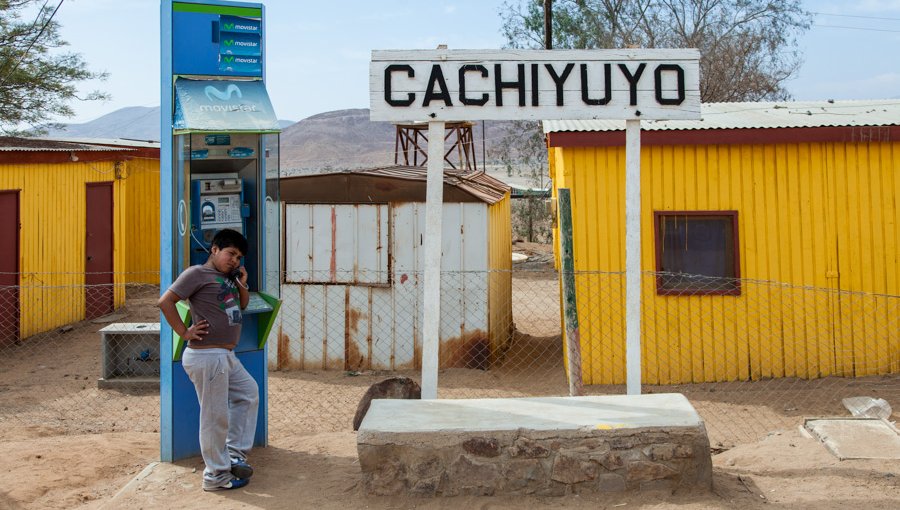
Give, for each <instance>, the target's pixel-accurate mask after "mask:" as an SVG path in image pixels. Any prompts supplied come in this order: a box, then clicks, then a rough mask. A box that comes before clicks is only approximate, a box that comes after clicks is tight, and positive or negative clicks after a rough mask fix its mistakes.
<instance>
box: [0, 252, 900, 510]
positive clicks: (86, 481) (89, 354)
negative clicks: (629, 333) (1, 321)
mask: <svg viewBox="0 0 900 510" xmlns="http://www.w3.org/2000/svg"><path fill="white" fill-rule="evenodd" d="M545 266H546V265H545ZM517 279H518V280H519V281H520V282H523V281H524V282H527V285H526V286H524V287H516V288H514V295H517V296H518V297H517V298H516V303H517V306H520V305H521V303H522V302H523V300H524V299H534V296H535V294H540V293H535V287H534V285H538V286H540V288H541V289H545V291H546V295H547V296H549V297H546V299H547V300H548V304H547V305H546V306H541V309H542V310H544V311H545V312H546V313H545V315H546V317H544V318H540V320H538V318H537V317H536V316H535V314H534V310H535V309H536V308H535V307H534V306H533V305H531V306H529V307H525V308H524V309H523V310H524V311H525V312H527V311H528V310H531V312H530V313H520V314H518V315H517V316H518V317H519V318H520V319H517V329H518V331H519V332H518V333H517V337H516V339H515V342H514V344H513V346H512V347H511V348H510V351H509V352H508V353H507V357H506V359H505V360H504V363H503V364H502V365H501V366H498V367H496V368H495V369H492V370H490V371H481V370H465V369H449V370H444V371H442V372H441V374H440V376H439V381H440V393H439V395H440V397H442V398H454V397H458V398H462V397H472V396H480V397H491V396H498V397H499V396H504V397H512V396H528V395H560V394H564V392H565V387H566V386H565V384H566V383H565V377H564V375H563V371H562V365H561V361H559V360H560V358H561V356H560V354H561V352H560V342H559V337H558V336H556V335H557V334H558V331H559V330H558V325H557V326H555V328H554V326H553V324H554V323H553V322H552V320H556V321H558V302H557V301H556V299H557V298H556V296H555V292H556V290H555V289H556V285H557V284H556V283H555V280H551V279H548V278H547V277H546V275H545V276H541V275H540V274H538V273H535V274H526V275H523V276H522V277H519V276H517ZM517 288H518V289H520V290H516V289H517ZM156 292H157V290H156V289H154V288H145V289H138V291H137V292H134V293H129V305H128V307H127V309H126V310H125V311H124V312H125V313H127V317H125V318H124V319H122V320H124V321H128V322H145V321H147V322H149V321H155V320H157V312H156V309H155V308H154V307H153V306H152V303H153V301H154V300H155V295H156ZM556 324H558V322H557V323H556ZM104 325H105V324H94V323H90V322H84V323H80V324H76V325H74V326H75V327H74V329H72V330H71V331H68V332H66V333H56V334H52V335H48V336H47V337H46V338H44V339H42V342H41V344H40V348H37V347H35V345H36V344H35V345H32V346H21V347H20V348H13V349H11V350H7V351H5V352H4V353H3V354H4V356H3V359H0V451H2V452H3V458H4V461H5V463H6V465H7V466H11V468H7V470H6V472H5V473H4V476H3V477H2V482H0V509H7V508H9V509H45V508H48V509H63V508H66V509H67V508H85V509H96V508H129V509H139V508H207V507H210V506H213V505H215V506H216V507H218V508H223V509H228V508H265V509H279V508H325V509H337V508H347V507H349V508H439V509H443V508H459V507H471V508H480V509H481V508H483V509H488V508H523V507H524V508H530V507H543V506H563V507H571V508H634V507H640V508H675V507H678V508H691V509H692V508H757V507H760V508H761V507H764V506H765V507H770V506H773V505H774V506H777V507H785V508H845V507H847V506H853V505H865V508H866V509H870V508H885V509H887V508H900V462H897V461H876V460H868V461H861V460H855V461H838V460H837V459H836V458H834V457H833V456H832V455H831V454H829V453H828V452H827V451H826V450H825V448H824V447H823V446H822V445H821V444H819V443H818V442H816V441H813V440H810V439H806V438H804V437H801V435H800V434H799V433H798V432H797V426H798V424H799V423H801V422H802V419H803V417H804V416H826V415H841V416H845V415H847V414H848V413H847V412H846V410H844V409H843V408H842V407H841V406H840V398H841V397H842V396H855V395H871V396H882V397H884V398H886V399H887V400H888V401H889V402H891V403H892V404H894V406H895V413H894V416H893V419H894V420H896V419H897V418H898V417H900V414H898V412H897V411H896V409H897V408H900V377H898V376H890V377H877V378H866V379H859V380H842V379H836V378H826V379H820V380H816V381H801V380H796V379H780V380H769V381H760V382H758V383H721V384H705V385H691V386H685V387H677V386H673V387H648V388H646V390H647V391H653V392H663V391H666V392H668V391H678V392H683V393H685V394H686V395H687V396H688V398H689V399H690V400H691V402H692V403H693V404H694V406H695V407H697V409H698V411H699V412H700V413H701V415H702V416H703V417H704V419H705V420H706V422H707V427H708V429H709V432H710V440H711V444H712V445H713V447H714V450H713V451H714V453H715V455H714V456H713V463H714V480H715V489H714V490H713V492H712V493H701V494H692V493H688V494H668V493H645V494H638V495H636V494H631V495H621V494H614V495H606V496H598V495H570V496H566V497H562V498H536V497H517V498H512V497H502V498H501V497H480V498H446V499H418V498H374V497H367V496H365V495H364V494H363V493H362V491H361V487H360V484H359V466H358V463H357V460H356V446H355V435H354V433H353V432H352V431H350V423H351V420H352V417H353V413H354V412H355V410H356V405H357V402H358V401H359V398H360V397H361V396H362V394H363V393H364V392H365V390H366V388H368V386H369V385H371V384H373V383H374V382H377V381H379V380H381V379H383V378H384V377H385V375H386V374H384V373H363V374H355V373H354V374H350V373H344V372H340V371H336V372H303V373H297V372H291V373H278V372H273V373H271V374H270V398H271V401H270V414H269V416H270V441H271V445H270V446H269V447H268V448H261V449H257V450H256V451H254V453H253V456H252V457H251V460H252V461H253V463H254V464H255V466H256V468H257V474H256V476H255V477H254V479H253V483H252V484H251V485H250V486H248V487H247V488H246V489H242V490H239V491H234V492H226V493H203V492H202V491H201V490H200V488H199V487H200V473H199V471H200V470H202V462H201V460H200V459H199V458H194V459H189V460H187V461H183V462H179V463H176V464H155V461H156V460H157V459H158V450H159V435H158V433H157V428H158V423H159V397H158V390H156V389H154V388H138V389H136V390H129V391H113V390H98V389H97V384H96V379H97V377H98V374H99V369H98V367H99V350H98V349H97V348H96V346H97V344H98V335H97V330H98V329H100V328H101V327H103V326H104ZM406 375H413V376H416V377H417V376H418V374H406ZM621 391H622V388H621V387H589V388H588V392H589V393H591V394H603V393H618V392H621ZM148 466H150V467H149V468H148ZM136 476H137V477H138V479H135V477H136ZM123 487H124V489H123Z"/></svg>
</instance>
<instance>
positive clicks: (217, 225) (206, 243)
mask: <svg viewBox="0 0 900 510" xmlns="http://www.w3.org/2000/svg"><path fill="white" fill-rule="evenodd" d="M243 188H244V186H243V181H242V179H240V178H239V177H238V175H237V174H236V173H233V174H232V173H229V174H199V175H195V176H193V177H192V179H191V195H192V196H191V218H192V219H194V220H193V221H192V225H191V264H202V263H204V262H205V261H206V257H207V256H208V255H209V252H210V249H211V248H212V240H213V238H214V237H215V235H216V233H217V232H219V231H220V230H222V229H225V228H229V229H231V230H236V231H238V232H240V233H241V234H244V235H246V230H245V225H244V218H246V217H247V216H249V210H248V208H247V207H245V206H244V189H243Z"/></svg>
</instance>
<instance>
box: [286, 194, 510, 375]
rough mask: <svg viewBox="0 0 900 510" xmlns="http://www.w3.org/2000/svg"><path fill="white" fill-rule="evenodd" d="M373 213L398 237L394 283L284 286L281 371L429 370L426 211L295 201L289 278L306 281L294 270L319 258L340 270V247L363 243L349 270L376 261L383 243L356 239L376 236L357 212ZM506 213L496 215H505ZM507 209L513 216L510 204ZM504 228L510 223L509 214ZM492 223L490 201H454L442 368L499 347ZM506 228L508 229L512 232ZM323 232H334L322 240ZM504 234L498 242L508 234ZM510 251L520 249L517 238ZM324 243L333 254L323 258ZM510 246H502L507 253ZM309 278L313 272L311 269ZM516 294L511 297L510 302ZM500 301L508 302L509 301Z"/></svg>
mask: <svg viewBox="0 0 900 510" xmlns="http://www.w3.org/2000/svg"><path fill="white" fill-rule="evenodd" d="M507 202H508V199H507ZM366 207H368V208H371V207H377V208H378V209H379V210H382V209H383V211H382V212H380V213H379V215H383V214H385V213H387V212H388V211H389V218H390V221H389V225H390V226H389V235H387V232H385V234H386V235H387V237H388V238H387V239H386V240H384V241H382V242H384V243H385V244H384V245H383V246H388V245H389V246H390V251H389V254H388V255H389V257H390V266H389V267H390V269H389V273H390V280H389V281H387V282H380V281H378V282H373V281H361V280H359V279H356V280H353V281H350V282H338V281H337V280H335V282H337V283H330V282H331V280H325V281H323V280H319V281H313V280H311V279H307V282H308V283H286V284H282V299H283V302H284V304H283V306H282V309H281V312H280V319H281V334H280V338H279V339H278V341H277V342H276V346H277V347H276V348H275V349H270V363H272V364H273V365H275V367H277V368H300V369H307V370H314V369H337V370H344V369H348V370H371V369H376V370H402V369H413V368H417V367H419V365H420V362H421V361H420V360H421V341H422V339H421V333H420V332H421V331H422V322H423V313H424V310H423V307H422V304H421V301H422V285H421V282H420V279H421V277H422V271H423V270H424V266H423V258H424V250H423V249H422V242H423V239H424V237H423V236H424V229H425V204H423V203H396V204H391V205H390V206H387V205H381V206H369V205H328V204H317V205H308V204H286V205H285V215H284V217H285V226H284V228H285V268H286V270H287V275H288V277H289V278H290V279H292V280H294V281H296V282H301V281H303V280H302V279H301V278H300V275H301V273H303V272H302V271H300V272H297V274H294V275H293V277H292V276H291V274H292V268H302V267H306V266H308V265H309V264H310V260H312V261H313V262H312V263H313V264H314V262H315V260H318V259H322V260H329V264H328V265H329V266H330V260H331V258H332V256H331V250H332V249H333V248H332V247H335V248H336V247H337V246H338V245H339V244H341V245H345V244H346V246H350V245H353V246H356V248H354V249H352V250H351V249H350V248H347V247H345V249H344V251H345V252H347V251H349V252H351V253H354V255H353V257H352V259H353V260H348V261H344V263H343V264H342V265H347V264H349V266H348V267H357V266H358V265H359V262H360V261H361V260H363V259H366V258H371V256H372V255H373V254H374V252H375V248H376V246H375V244H374V243H372V242H366V243H354V242H351V240H352V239H357V238H359V237H360V236H361V235H362V236H365V235H367V234H369V233H370V232H371V228H370V227H371V226H370V225H369V224H368V223H366V222H363V223H360V221H359V220H360V218H361V215H360V214H353V213H352V211H358V210H359V209H360V208H366ZM502 207H503V206H500V209H498V210H497V211H492V213H496V214H499V213H500V212H502ZM506 207H507V210H508V203H507V206H506ZM363 216H365V215H363ZM379 217H383V216H379ZM504 221H505V222H506V223H507V225H508V223H509V218H508V216H507V217H506V219H505V220H504ZM488 222H489V211H488V206H487V205H486V204H483V203H448V204H444V212H443V234H442V250H443V258H442V264H441V266H442V279H441V325H440V333H439V334H440V338H441V349H440V353H439V357H440V363H441V365H442V366H454V365H457V364H459V363H461V362H465V360H463V359H457V358H458V357H460V356H461V353H466V352H469V350H468V348H469V346H471V345H475V344H482V345H483V344H484V343H485V342H487V341H489V340H488V338H487V334H488V329H489V327H488V323H489V317H488V315H489V311H488V299H489V290H488V285H489V282H488V276H487V275H488V273H487V269H488V263H489V250H488V247H489V246H490V245H491V243H492V242H493V241H492V239H489V238H488V235H489V229H490V228H491V227H489V225H488ZM506 228H507V232H508V231H509V230H508V229H509V227H508V226H507V227H506ZM320 232H325V233H322V234H321V235H320V234H319V233H320ZM500 232H501V231H500V230H498V232H497V235H498V236H501V235H502V234H501V233H500ZM332 236H334V239H335V241H334V242H332V241H331V239H332ZM326 238H327V239H326ZM506 244H507V245H510V241H509V240H507V241H506ZM323 246H324V247H325V248H324V250H325V251H323V252H322V253H318V252H319V251H322V247H323ZM366 249H368V251H367V250H366ZM502 249H503V248H502V247H498V253H499V251H502ZM508 249H511V245H510V248H508ZM326 252H327V253H326ZM317 253H318V255H316V254H317ZM311 255H312V257H313V258H312V259H310V256H311ZM335 256H337V253H335ZM336 264H337V263H336ZM363 265H365V264H363ZM327 273H328V271H326V275H327ZM306 274H310V273H308V270H307V273H306ZM498 288H499V287H498ZM510 294H511V291H510V292H508V293H507V296H509V295H510ZM497 298H498V299H500V298H502V294H498V295H497ZM509 306H510V305H509V304H505V305H501V304H498V305H497V310H498V311H499V312H502V310H503V309H504V307H507V308H508V307H509ZM499 312H498V313H499Z"/></svg>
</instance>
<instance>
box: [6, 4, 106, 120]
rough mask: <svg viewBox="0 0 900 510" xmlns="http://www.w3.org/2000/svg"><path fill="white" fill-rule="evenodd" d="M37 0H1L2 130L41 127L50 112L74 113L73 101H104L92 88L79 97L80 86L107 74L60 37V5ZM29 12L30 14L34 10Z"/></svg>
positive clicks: (103, 95) (101, 95)
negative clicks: (57, 17)
mask: <svg viewBox="0 0 900 510" xmlns="http://www.w3.org/2000/svg"><path fill="white" fill-rule="evenodd" d="M47 3H48V2H44V4H43V5H42V6H41V7H37V4H38V0H0V132H3V133H7V134H15V133H19V134H22V133H23V128H24V129H25V130H27V131H30V132H40V131H41V129H42V128H41V125H42V124H45V123H46V122H47V121H48V120H49V119H51V118H52V117H71V116H72V115H73V114H74V112H73V111H72V108H71V106H70V103H71V101H72V100H85V101H91V100H101V99H107V97H108V96H107V95H106V94H104V93H101V92H99V91H93V92H90V93H88V94H87V95H85V96H83V97H80V96H79V95H78V90H77V88H76V85H77V84H78V83H79V82H81V81H84V80H91V79H104V78H106V73H103V72H94V71H91V70H89V69H88V68H87V64H86V62H85V61H84V60H83V59H82V57H81V55H79V54H78V53H72V52H65V51H61V48H64V47H66V46H68V43H67V42H66V41H63V40H62V39H61V38H60V36H59V24H58V23H57V22H56V21H55V20H54V15H55V14H56V11H57V10H58V9H59V7H60V6H61V5H62V2H60V3H59V4H57V5H55V6H54V5H47ZM31 12H33V13H34V14H29V15H28V16H26V13H31Z"/></svg>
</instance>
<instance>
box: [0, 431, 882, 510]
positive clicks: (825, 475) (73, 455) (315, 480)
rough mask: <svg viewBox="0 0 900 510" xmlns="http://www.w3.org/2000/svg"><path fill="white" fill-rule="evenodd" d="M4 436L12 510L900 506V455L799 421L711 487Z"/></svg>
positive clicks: (730, 464)
mask: <svg viewBox="0 0 900 510" xmlns="http://www.w3.org/2000/svg"><path fill="white" fill-rule="evenodd" d="M2 443H3V444H2V447H3V450H4V453H5V455H4V458H5V460H6V462H7V463H9V465H12V466H15V467H14V468H13V470H12V471H11V472H8V473H7V474H6V476H4V483H3V488H2V489H0V508H4V509H5V508H9V509H20V508H21V509H37V508H84V509H118V508H129V509H133V510H137V509H149V508H185V509H202V508H210V507H213V506H214V507H216V508H220V509H223V510H224V509H237V508H259V509H293V508H322V509H343V508H372V509H389V508H423V509H428V508H431V509H450V508H478V509H500V508H510V509H512V508H535V507H564V508H593V509H598V508H600V509H602V508H655V509H665V508H672V509H674V508H684V509H695V508H696V509H699V508H809V509H830V508H833V509H838V508H841V509H843V508H847V507H852V506H861V505H864V507H865V508H866V509H894V508H898V507H900V462H897V461H886V460H865V461H863V460H845V461H838V460H837V459H836V458H835V457H833V456H832V455H831V454H830V453H828V452H827V451H826V450H825V448H824V447H822V445H821V444H819V443H818V442H817V441H814V440H812V439H807V438H805V437H802V436H801V435H800V434H799V433H798V432H797V431H796V430H791V431H785V432H780V433H773V434H771V435H770V436H768V437H766V438H765V439H764V440H763V441H761V442H759V443H756V444H747V445H742V446H739V447H736V448H733V449H731V450H728V451H726V452H723V453H720V454H717V455H715V456H713V466H714V471H713V473H714V474H713V476H714V488H713V490H712V492H701V493H691V492H686V493H675V494H672V493H668V492H665V493H663V492H647V493H641V494H605V495H597V494H572V495H568V496H564V497H558V498H544V497H530V496H522V497H509V496H505V497H499V496H496V497H455V498H434V499H426V498H412V497H370V496H366V495H365V494H364V493H363V491H362V488H361V484H360V482H359V464H358V462H357V458H356V443H355V436H354V433H353V432H349V431H347V432H333V433H323V434H317V435H310V436H297V437H293V438H291V439H288V440H284V441H281V442H279V444H277V445H273V446H270V447H268V448H259V449H257V450H255V451H254V452H253V455H252V457H251V460H252V461H253V463H254V464H255V466H256V471H257V472H256V474H255V476H254V478H253V479H252V481H251V483H250V485H248V486H247V487H246V488H244V489H240V490H236V491H228V492H217V493H204V492H203V491H202V490H200V471H201V470H202V462H201V461H200V459H199V458H195V459H189V460H187V461H183V462H178V463H176V464H157V463H155V462H154V461H155V459H156V449H157V446H158V436H157V435H156V434H151V433H113V434H85V435H72V436H42V435H41V434H40V431H39V430H34V429H32V430H21V431H14V436H13V437H12V438H8V439H4V440H3V441H2ZM136 475H137V476H136Z"/></svg>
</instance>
